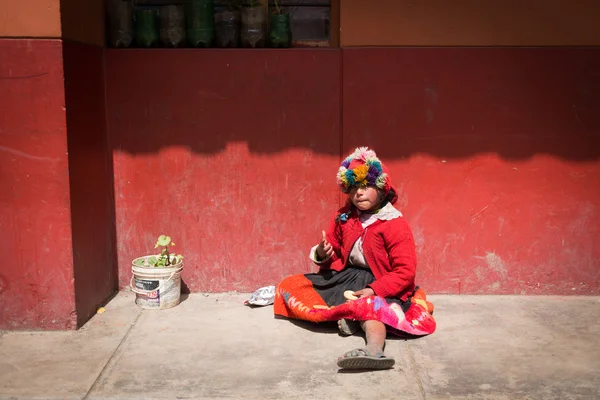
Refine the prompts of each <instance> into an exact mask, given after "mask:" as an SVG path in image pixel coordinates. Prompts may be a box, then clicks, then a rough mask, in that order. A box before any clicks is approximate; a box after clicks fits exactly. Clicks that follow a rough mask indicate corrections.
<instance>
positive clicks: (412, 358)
mask: <svg viewBox="0 0 600 400" xmlns="http://www.w3.org/2000/svg"><path fill="white" fill-rule="evenodd" d="M404 343H405V344H406V349H407V350H408V358H409V360H410V362H411V364H412V369H413V374H414V376H415V378H416V380H417V385H419V392H421V397H422V398H423V400H427V396H426V395H425V388H423V381H422V380H421V377H420V376H419V368H418V367H417V362H416V361H415V356H414V354H413V352H412V348H411V347H410V344H409V343H408V341H405V342H404Z"/></svg>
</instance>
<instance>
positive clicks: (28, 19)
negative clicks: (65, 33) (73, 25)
mask: <svg viewBox="0 0 600 400" xmlns="http://www.w3.org/2000/svg"><path fill="white" fill-rule="evenodd" d="M60 35H61V29H60V1H59V0H0V36H1V37H44V38H58V37H60Z"/></svg>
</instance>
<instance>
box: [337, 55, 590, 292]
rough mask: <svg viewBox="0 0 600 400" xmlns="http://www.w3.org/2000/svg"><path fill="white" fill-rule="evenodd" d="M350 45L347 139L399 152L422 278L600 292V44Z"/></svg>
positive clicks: (397, 164)
mask: <svg viewBox="0 0 600 400" xmlns="http://www.w3.org/2000/svg"><path fill="white" fill-rule="evenodd" d="M343 55H344V62H343V65H344V76H343V104H344V108H343V127H344V128H343V132H344V135H343V148H344V149H345V150H346V151H347V150H349V149H351V148H352V147H353V146H357V145H362V144H369V145H372V146H374V147H375V149H376V150H378V152H379V154H380V155H381V156H382V157H383V159H384V160H387V161H388V162H389V165H390V167H391V175H392V178H393V181H394V183H395V184H396V185H397V186H398V187H399V188H400V189H401V192H402V194H401V197H400V202H399V206H400V208H401V209H402V211H403V212H404V213H405V216H406V218H407V219H408V221H409V222H410V225H411V226H412V229H413V231H414V234H415V239H416V243H417V246H418V255H419V261H420V264H419V281H420V283H421V284H423V285H424V286H425V287H426V288H428V289H429V290H430V291H434V292H450V293H486V294H489V293H493V294H500V293H504V294H598V293H600V247H599V246H598V243H600V228H599V227H600V208H599V204H600V114H599V113H598V110H600V50H599V49H583V48H571V49H568V48H549V49H540V48H537V49H536V48H388V49H366V48H362V49H361V48H357V49H344V51H343Z"/></svg>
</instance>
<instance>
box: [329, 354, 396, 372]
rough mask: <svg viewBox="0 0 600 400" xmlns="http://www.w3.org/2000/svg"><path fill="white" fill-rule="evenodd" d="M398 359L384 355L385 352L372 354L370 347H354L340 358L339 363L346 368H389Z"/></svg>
mask: <svg viewBox="0 0 600 400" xmlns="http://www.w3.org/2000/svg"><path fill="white" fill-rule="evenodd" d="M395 363H396V360H394V359H393V358H388V357H386V356H384V355H383V352H380V353H376V354H372V353H371V352H369V350H368V349H354V350H352V351H349V352H347V353H346V354H344V355H343V356H341V357H340V358H338V361H337V365H338V367H340V368H344V369H388V368H392V367H393V366H394V364H395Z"/></svg>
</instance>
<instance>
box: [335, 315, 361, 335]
mask: <svg viewBox="0 0 600 400" xmlns="http://www.w3.org/2000/svg"><path fill="white" fill-rule="evenodd" d="M338 329H339V330H340V335H341V336H352V335H354V334H355V333H356V332H358V330H359V329H360V322H359V321H353V320H351V319H346V318H344V319H340V320H339V321H338Z"/></svg>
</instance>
